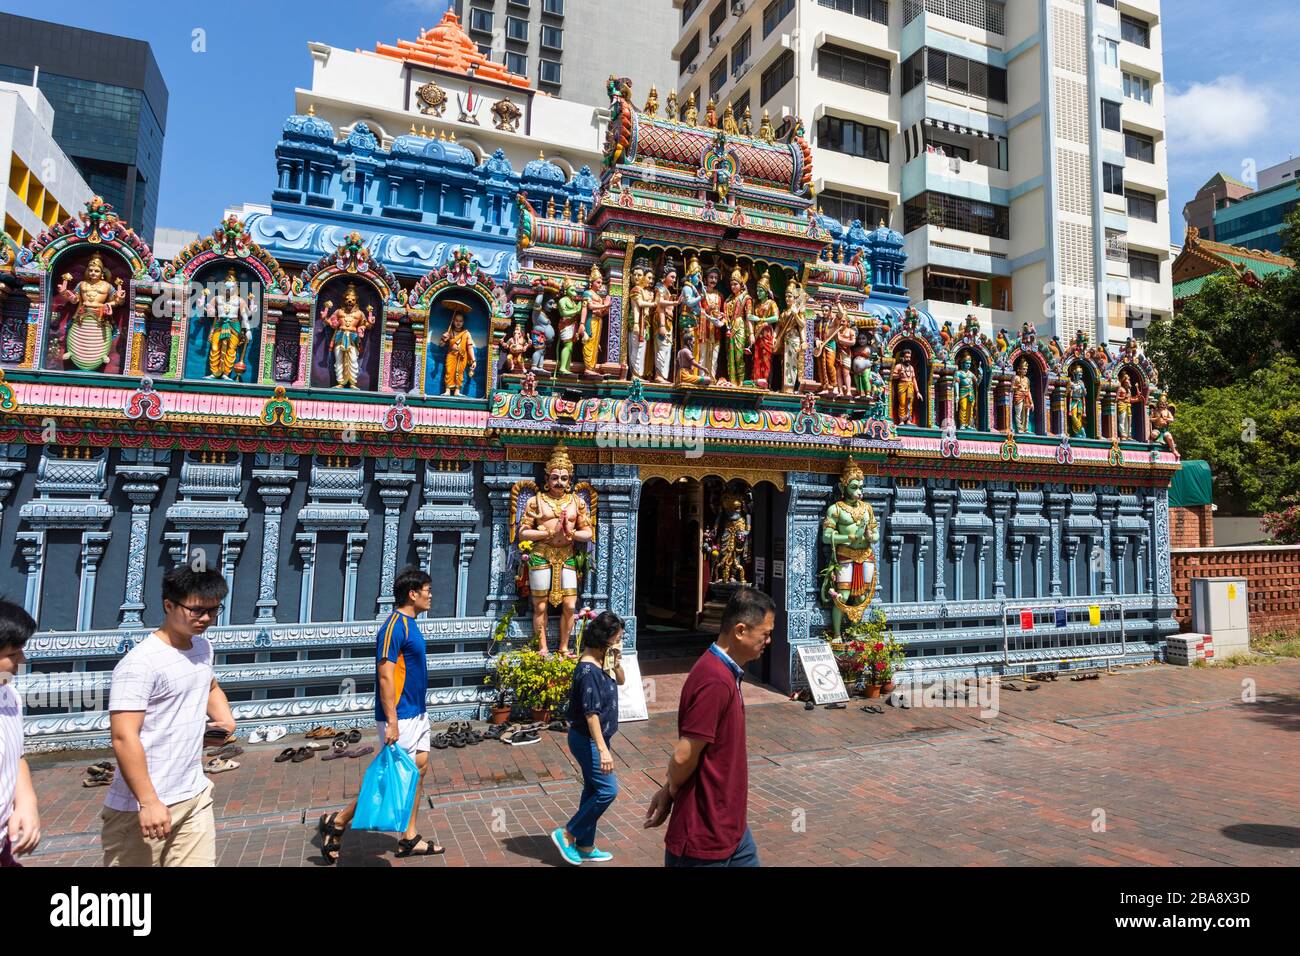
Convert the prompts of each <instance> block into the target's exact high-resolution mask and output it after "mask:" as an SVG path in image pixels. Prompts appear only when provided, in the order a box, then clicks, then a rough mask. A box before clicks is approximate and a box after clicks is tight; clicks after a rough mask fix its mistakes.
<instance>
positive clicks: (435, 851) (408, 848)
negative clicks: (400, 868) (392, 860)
mask: <svg viewBox="0 0 1300 956" xmlns="http://www.w3.org/2000/svg"><path fill="white" fill-rule="evenodd" d="M421 843H423V844H424V848H423V849H417V847H419V846H420V844H421ZM446 852H447V850H446V849H445V848H444V847H440V846H438V844H436V843H430V842H429V841H428V840H426V839H425V838H424V837H422V836H420V834H418V833H417V834H416V835H415V837H414V838H413V839H410V840H406V839H402V840H398V841H397V853H396V854H394V855H395V856H398V857H406V856H438V855H440V854H442V853H446Z"/></svg>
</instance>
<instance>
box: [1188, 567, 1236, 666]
mask: <svg viewBox="0 0 1300 956" xmlns="http://www.w3.org/2000/svg"><path fill="white" fill-rule="evenodd" d="M1192 630H1193V631H1195V632H1197V633H1198V634H1208V635H1210V637H1211V638H1213V640H1214V654H1215V657H1219V658H1224V657H1235V656H1237V655H1238V654H1248V653H1250V600H1249V595H1248V594H1247V593H1246V579H1245V578H1192Z"/></svg>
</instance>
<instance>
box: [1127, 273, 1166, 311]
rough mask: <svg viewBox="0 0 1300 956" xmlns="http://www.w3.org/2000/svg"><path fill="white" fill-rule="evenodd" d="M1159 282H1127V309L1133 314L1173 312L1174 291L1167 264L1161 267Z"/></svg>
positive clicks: (1142, 280)
mask: <svg viewBox="0 0 1300 956" xmlns="http://www.w3.org/2000/svg"><path fill="white" fill-rule="evenodd" d="M1160 272H1161V281H1159V282H1149V281H1147V280H1146V279H1131V280H1130V281H1129V297H1128V307H1129V308H1130V309H1131V310H1133V311H1135V312H1157V313H1166V312H1172V311H1173V310H1174V289H1173V284H1172V283H1171V282H1170V280H1169V264H1168V263H1164V264H1163V265H1162V266H1161V270H1160Z"/></svg>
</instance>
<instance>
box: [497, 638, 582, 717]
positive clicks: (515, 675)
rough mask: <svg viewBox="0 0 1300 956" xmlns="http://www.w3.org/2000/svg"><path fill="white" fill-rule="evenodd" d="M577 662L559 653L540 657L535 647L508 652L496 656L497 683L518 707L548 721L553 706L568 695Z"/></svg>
mask: <svg viewBox="0 0 1300 956" xmlns="http://www.w3.org/2000/svg"><path fill="white" fill-rule="evenodd" d="M575 667H577V661H575V660H572V659H571V658H567V657H562V656H561V655H559V654H548V655H547V656H546V657H543V656H542V655H541V654H540V653H538V652H537V651H534V650H519V651H511V652H510V653H508V654H503V655H502V656H501V657H500V658H498V659H497V666H496V672H497V680H498V681H499V686H501V687H503V688H506V689H508V690H509V691H510V692H512V693H513V694H514V696H515V699H516V700H518V701H519V706H521V707H525V708H528V709H529V710H531V711H532V712H533V719H534V720H537V721H542V720H550V715H551V712H552V711H553V710H555V708H557V707H559V706H561V705H562V704H564V702H565V701H566V700H568V698H569V686H570V685H571V684H572V683H573V670H574V668H575Z"/></svg>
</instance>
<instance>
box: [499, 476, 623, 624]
mask: <svg viewBox="0 0 1300 956" xmlns="http://www.w3.org/2000/svg"><path fill="white" fill-rule="evenodd" d="M536 470H537V469H536V468H535V467H534V466H533V465H531V464H530V463H528V462H514V461H509V462H484V463H483V484H484V486H485V487H486V488H487V493H488V504H489V505H490V507H491V509H492V565H491V569H490V571H489V573H488V595H487V613H488V616H489V617H493V618H499V617H500V616H501V615H502V614H504V613H505V610H506V608H507V607H509V606H510V605H512V604H514V603H515V601H517V600H518V599H519V595H518V592H517V591H516V590H515V576H514V571H513V569H512V568H511V566H510V562H511V558H512V555H513V554H514V553H517V545H516V544H512V543H511V541H510V489H511V488H512V487H513V486H514V484H515V482H517V481H523V480H524V479H526V478H533V479H534V480H536V478H535V476H534V472H535V471H536ZM602 503H603V502H602Z"/></svg>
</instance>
